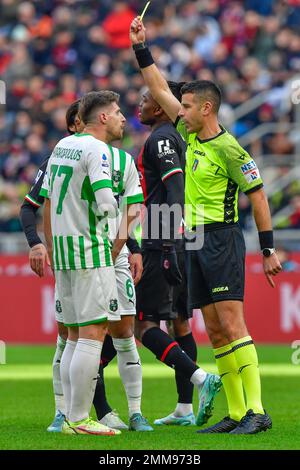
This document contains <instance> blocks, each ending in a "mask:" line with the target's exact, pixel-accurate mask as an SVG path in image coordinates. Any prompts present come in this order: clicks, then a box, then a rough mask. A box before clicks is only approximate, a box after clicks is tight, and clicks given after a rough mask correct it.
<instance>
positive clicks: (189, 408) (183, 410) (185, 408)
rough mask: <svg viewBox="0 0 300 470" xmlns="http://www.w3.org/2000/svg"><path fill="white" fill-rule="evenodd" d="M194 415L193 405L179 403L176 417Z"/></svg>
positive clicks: (175, 412) (175, 413)
mask: <svg viewBox="0 0 300 470" xmlns="http://www.w3.org/2000/svg"><path fill="white" fill-rule="evenodd" d="M191 413H193V405H192V403H177V405H176V408H175V411H174V413H173V414H174V416H178V417H179V416H186V415H189V414H191Z"/></svg>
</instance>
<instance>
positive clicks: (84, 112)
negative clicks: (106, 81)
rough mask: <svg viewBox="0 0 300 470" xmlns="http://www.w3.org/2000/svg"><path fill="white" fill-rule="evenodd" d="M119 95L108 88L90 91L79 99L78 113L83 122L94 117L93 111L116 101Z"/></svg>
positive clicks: (87, 121)
mask: <svg viewBox="0 0 300 470" xmlns="http://www.w3.org/2000/svg"><path fill="white" fill-rule="evenodd" d="M119 99H120V95H119V94H118V93H115V92H114V91H110V90H101V91H90V92H89V93H87V94H86V95H84V96H83V97H82V98H81V100H80V105H79V115H80V118H81V119H82V121H83V122H84V124H89V123H90V122H93V120H94V119H95V111H96V110H97V109H99V108H103V107H104V106H107V105H109V104H111V103H118V102H119Z"/></svg>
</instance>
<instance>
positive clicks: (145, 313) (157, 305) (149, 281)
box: [136, 250, 190, 323]
mask: <svg viewBox="0 0 300 470" xmlns="http://www.w3.org/2000/svg"><path fill="white" fill-rule="evenodd" d="M177 259H178V265H179V268H180V271H181V275H182V283H181V284H180V285H179V286H176V287H173V286H170V285H169V284H168V282H167V280H166V279H165V277H164V275H163V272H162V269H161V261H160V260H161V251H159V250H145V251H144V252H143V264H144V270H143V275H142V278H141V280H140V282H139V283H138V285H137V286H136V311H137V316H136V318H137V320H148V321H153V322H155V323H159V322H160V321H163V320H174V319H175V318H177V317H178V316H179V315H180V317H182V318H189V316H190V315H189V313H188V308H187V279H186V269H185V255H184V253H177Z"/></svg>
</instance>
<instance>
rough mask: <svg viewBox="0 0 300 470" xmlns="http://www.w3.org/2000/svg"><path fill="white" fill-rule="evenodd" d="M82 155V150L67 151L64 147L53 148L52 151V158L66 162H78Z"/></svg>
mask: <svg viewBox="0 0 300 470" xmlns="http://www.w3.org/2000/svg"><path fill="white" fill-rule="evenodd" d="M81 155H82V150H78V149H70V148H69V149H68V148H64V147H55V149H54V150H53V156H55V157H56V158H65V159H66V160H77V161H79V160H80V158H81Z"/></svg>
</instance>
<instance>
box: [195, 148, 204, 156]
mask: <svg viewBox="0 0 300 470" xmlns="http://www.w3.org/2000/svg"><path fill="white" fill-rule="evenodd" d="M194 154H196V155H200V157H205V152H201V150H194Z"/></svg>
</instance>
